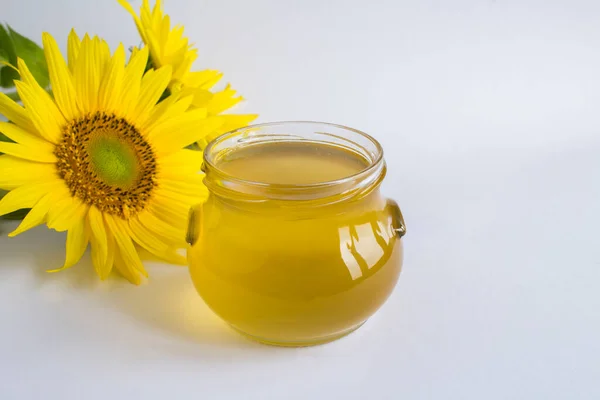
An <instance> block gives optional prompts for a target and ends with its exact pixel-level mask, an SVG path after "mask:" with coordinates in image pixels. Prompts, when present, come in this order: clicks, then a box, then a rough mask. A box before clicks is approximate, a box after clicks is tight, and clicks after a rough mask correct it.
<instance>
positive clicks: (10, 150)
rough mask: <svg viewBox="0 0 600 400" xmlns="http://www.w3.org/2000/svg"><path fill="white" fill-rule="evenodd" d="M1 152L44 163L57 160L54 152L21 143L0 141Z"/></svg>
mask: <svg viewBox="0 0 600 400" xmlns="http://www.w3.org/2000/svg"><path fill="white" fill-rule="evenodd" d="M0 153H4V154H10V155H11V156H15V157H19V158H23V159H25V160H31V161H37V162H43V163H55V162H56V156H55V155H54V154H53V153H52V152H48V151H46V150H44V149H39V150H38V149H36V148H35V147H28V146H23V145H22V144H19V143H8V142H0Z"/></svg>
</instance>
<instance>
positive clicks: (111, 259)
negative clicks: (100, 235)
mask: <svg viewBox="0 0 600 400" xmlns="http://www.w3.org/2000/svg"><path fill="white" fill-rule="evenodd" d="M106 239H107V244H108V247H107V249H108V251H107V255H106V262H105V263H104V267H103V268H102V270H103V271H104V272H105V273H106V276H105V277H104V278H102V277H100V278H101V279H105V278H107V277H108V274H110V272H111V271H112V268H113V265H114V264H115V254H116V252H117V246H116V243H115V237H114V235H113V234H112V232H111V231H110V229H107V230H106Z"/></svg>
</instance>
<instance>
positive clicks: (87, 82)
mask: <svg viewBox="0 0 600 400" xmlns="http://www.w3.org/2000/svg"><path fill="white" fill-rule="evenodd" d="M96 47H97V42H96V41H94V40H92V39H90V37H89V36H88V35H87V34H86V35H85V36H84V37H83V40H82V41H81V47H80V49H79V57H78V58H77V63H76V64H75V68H74V71H73V81H74V83H75V92H76V93H77V102H78V103H79V108H80V110H81V111H82V113H84V114H85V113H90V112H94V111H96V109H97V105H98V87H99V85H100V68H99V66H98V63H97V60H96Z"/></svg>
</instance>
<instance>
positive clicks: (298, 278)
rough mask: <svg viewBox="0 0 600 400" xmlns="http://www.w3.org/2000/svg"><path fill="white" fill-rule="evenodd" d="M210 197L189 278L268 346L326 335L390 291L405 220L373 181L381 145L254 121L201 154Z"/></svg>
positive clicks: (195, 221)
mask: <svg viewBox="0 0 600 400" xmlns="http://www.w3.org/2000/svg"><path fill="white" fill-rule="evenodd" d="M205 160H206V161H205V167H204V169H205V172H206V177H205V181H206V184H207V186H208V187H209V190H210V195H209V198H208V200H207V201H206V202H205V203H204V204H202V205H199V206H198V207H196V208H195V209H194V212H193V213H192V214H191V220H190V232H189V241H190V243H191V244H192V246H191V248H190V250H189V255H188V257H189V261H190V273H191V275H192V279H193V281H194V284H195V286H196V288H197V290H198V292H199V293H200V295H201V296H202V298H203V299H204V300H205V301H206V303H207V304H208V306H209V307H210V308H211V309H212V310H213V311H214V312H215V313H216V314H218V315H219V316H220V317H221V318H223V319H224V320H225V321H227V322H228V323H229V324H231V325H232V326H233V327H234V328H236V329H237V330H239V331H240V332H242V333H244V334H246V335H248V336H250V337H252V338H254V339H256V340H259V341H262V342H265V343H270V344H277V345H288V346H302V345H311V344H318V343H323V342H327V341H330V340H333V339H336V338H338V337H341V336H343V335H345V334H346V333H349V332H351V331H353V330H354V329H356V328H357V327H359V326H360V325H362V323H364V322H365V321H366V319H367V318H369V316H371V315H372V314H373V313H374V312H375V311H376V310H377V309H378V308H379V307H380V306H381V305H382V304H383V302H384V301H385V300H386V299H387V297H388V296H389V294H390V293H391V291H392V290H393V288H394V286H395V284H396V281H397V279H398V275H399V273H400V270H401V265H402V243H401V236H402V234H403V233H404V224H403V221H402V217H401V214H400V211H399V209H398V208H397V206H396V204H395V203H394V202H393V201H388V200H386V199H384V198H383V197H382V196H381V194H380V192H379V185H380V183H381V181H382V179H383V178H384V176H385V163H384V161H383V157H382V151H381V148H380V146H379V144H378V143H377V142H376V141H374V139H372V138H370V137H368V136H367V135H365V134H362V133H361V132H358V131H355V130H350V129H348V128H343V127H339V126H335V125H328V124H318V123H280V124H268V125H263V126H252V127H248V128H245V129H241V130H238V131H235V132H233V133H229V134H226V135H224V136H222V137H221V138H218V139H216V140H215V141H214V142H213V143H211V144H210V145H209V146H208V147H207V149H206V152H205Z"/></svg>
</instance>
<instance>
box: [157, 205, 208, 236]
mask: <svg viewBox="0 0 600 400" xmlns="http://www.w3.org/2000/svg"><path fill="white" fill-rule="evenodd" d="M153 200H154V201H153V202H152V205H151V206H150V207H149V209H150V210H151V211H152V213H153V214H155V215H161V216H162V217H163V218H164V219H166V220H167V221H170V222H171V225H173V226H174V227H175V228H177V229H178V230H182V231H185V230H187V222H188V214H189V212H190V204H189V203H187V202H186V203H181V202H174V201H165V200H164V198H160V199H159V198H157V197H155V198H154V199H153ZM198 202H199V203H200V202H201V201H200V200H199V201H198Z"/></svg>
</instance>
